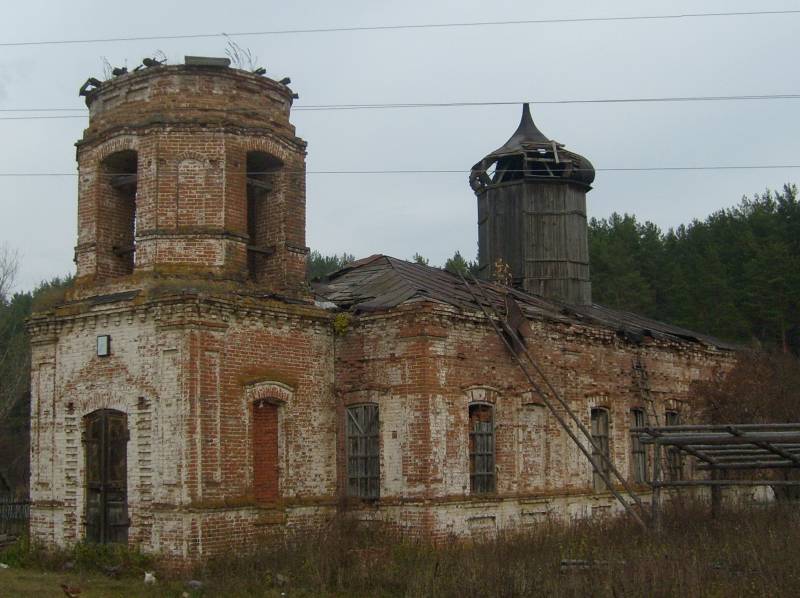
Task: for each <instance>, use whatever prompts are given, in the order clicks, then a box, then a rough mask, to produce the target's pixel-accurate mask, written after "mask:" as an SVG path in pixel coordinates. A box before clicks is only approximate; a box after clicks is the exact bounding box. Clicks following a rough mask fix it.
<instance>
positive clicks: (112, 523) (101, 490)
mask: <svg viewBox="0 0 800 598" xmlns="http://www.w3.org/2000/svg"><path fill="white" fill-rule="evenodd" d="M84 420H85V430H86V539H87V540H88V541H89V542H98V543H101V544H107V543H119V544H127V542H128V525H129V523H130V522H129V521H128V446H127V444H128V421H127V416H126V415H125V414H124V413H122V412H121V411H115V410H113V409H99V410H97V411H93V412H92V413H90V414H89V415H87V416H86V417H85V418H84Z"/></svg>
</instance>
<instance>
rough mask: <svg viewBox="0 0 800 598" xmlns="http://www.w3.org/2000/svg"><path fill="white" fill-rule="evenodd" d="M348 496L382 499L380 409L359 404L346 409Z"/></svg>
mask: <svg viewBox="0 0 800 598" xmlns="http://www.w3.org/2000/svg"><path fill="white" fill-rule="evenodd" d="M345 453H346V472H345V473H346V492H347V496H350V497H352V498H360V499H362V500H378V499H379V498H380V486H381V468H380V457H381V447H380V407H379V406H378V404H377V403H360V404H357V405H348V406H347V407H346V408H345Z"/></svg>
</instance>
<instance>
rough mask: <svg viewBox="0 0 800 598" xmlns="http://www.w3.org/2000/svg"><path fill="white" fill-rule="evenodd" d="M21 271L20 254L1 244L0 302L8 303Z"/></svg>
mask: <svg viewBox="0 0 800 598" xmlns="http://www.w3.org/2000/svg"><path fill="white" fill-rule="evenodd" d="M18 269H19V254H18V253H17V252H16V251H14V250H12V249H11V248H10V247H9V246H8V245H6V244H0V301H2V302H6V301H8V295H9V294H10V293H11V289H12V288H13V287H14V283H15V282H16V279H17V271H18Z"/></svg>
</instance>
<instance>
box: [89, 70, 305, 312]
mask: <svg viewBox="0 0 800 598" xmlns="http://www.w3.org/2000/svg"><path fill="white" fill-rule="evenodd" d="M290 105H291V91H290V90H288V88H286V87H285V86H283V85H280V84H278V83H276V82H274V81H272V80H270V79H267V78H264V77H258V76H255V75H253V74H252V73H246V72H244V71H240V70H236V69H202V68H200V69H198V68H188V67H184V66H169V67H159V68H153V69H148V70H146V71H139V72H136V73H130V74H127V75H123V76H121V77H117V78H115V79H113V80H111V81H107V82H105V84H104V85H103V87H102V88H101V89H100V91H99V92H97V93H96V94H95V95H94V96H92V101H91V104H90V122H89V128H88V129H86V131H85V132H84V137H83V139H81V141H80V142H79V143H78V165H79V172H80V187H79V200H78V202H79V209H78V211H79V219H78V220H79V222H78V227H79V232H78V244H77V246H76V262H77V264H78V273H77V274H78V280H79V284H81V285H84V286H86V285H91V284H98V283H109V282H110V281H112V280H113V279H115V278H119V277H124V276H126V275H128V274H130V273H131V268H130V264H129V263H127V262H125V261H124V260H120V259H119V258H116V257H115V256H114V253H113V246H114V245H117V244H119V243H123V242H124V243H125V244H127V243H128V239H127V238H123V237H125V235H126V234H128V235H129V234H130V232H131V227H130V223H129V220H130V217H129V214H126V213H122V212H121V211H120V209H119V206H120V205H122V204H120V203H119V202H118V201H116V202H115V201H114V198H113V193H112V192H111V191H110V190H109V186H108V177H107V172H106V170H107V169H105V168H104V166H103V164H104V160H105V159H106V158H107V157H108V156H112V155H113V154H115V153H116V152H119V151H123V150H133V151H135V152H137V153H138V177H139V178H138V186H137V193H136V248H137V251H136V259H135V265H134V268H133V271H134V273H139V274H142V273H147V272H150V273H152V272H156V273H164V274H168V275H169V276H170V277H172V278H174V277H176V276H178V277H181V276H183V277H188V276H198V275H199V276H203V277H207V276H209V275H210V276H211V277H214V278H222V279H227V280H236V281H245V280H247V279H248V260H247V246H248V245H253V244H265V245H269V246H274V250H275V251H274V253H273V254H272V255H270V256H262V257H258V258H256V261H258V263H259V268H258V270H259V272H258V275H257V276H256V277H254V282H255V283H256V284H257V285H258V286H259V287H262V288H263V290H264V291H268V292H274V293H278V294H284V295H288V296H292V297H298V296H304V295H305V294H306V293H307V291H306V289H305V263H306V253H307V248H306V245H305V209H306V206H305V181H304V179H305V176H304V173H305V142H303V141H302V140H301V139H299V138H298V137H296V136H295V134H294V127H293V126H292V125H291V124H290V123H289V108H290ZM253 151H257V152H263V153H264V154H267V155H268V156H269V157H270V159H271V160H272V162H271V163H272V164H274V165H279V166H280V168H277V170H276V172H275V174H274V175H272V178H273V179H274V182H275V185H274V190H273V191H272V192H270V193H269V201H268V204H266V205H267V207H268V213H267V214H265V222H264V223H262V224H261V225H260V226H257V227H255V228H254V227H248V226H247V216H248V214H247V211H248V210H247V189H246V184H245V180H246V170H247V154H248V152H253ZM117 229H120V230H117ZM248 229H250V230H248ZM249 232H251V233H254V234H255V236H257V237H260V238H257V239H250V238H249V235H248V233H249ZM251 278H253V277H251ZM113 284H116V285H119V281H116V282H114V283H113Z"/></svg>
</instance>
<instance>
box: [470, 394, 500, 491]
mask: <svg viewBox="0 0 800 598" xmlns="http://www.w3.org/2000/svg"><path fill="white" fill-rule="evenodd" d="M478 411H483V412H488V414H489V421H488V422H486V421H481V420H479V419H476V420H474V423H475V424H476V425H473V412H478ZM494 415H495V414H494V405H492V404H491V403H470V405H469V407H468V409H467V431H468V434H469V441H468V454H469V489H470V494H492V493H494V492H496V491H497V472H496V470H495V469H496V464H497V451H496V448H497V446H496V439H495V423H494Z"/></svg>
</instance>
